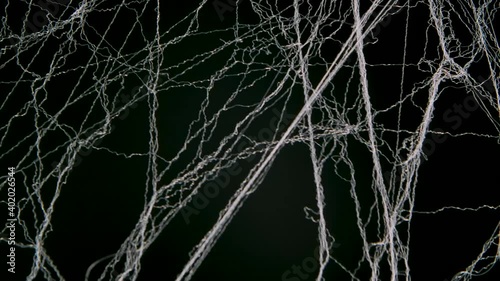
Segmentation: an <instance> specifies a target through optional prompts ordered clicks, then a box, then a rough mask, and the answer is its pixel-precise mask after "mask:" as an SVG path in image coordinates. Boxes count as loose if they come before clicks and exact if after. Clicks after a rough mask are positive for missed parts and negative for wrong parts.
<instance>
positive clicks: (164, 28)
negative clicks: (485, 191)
mask: <svg viewBox="0 0 500 281" xmlns="http://www.w3.org/2000/svg"><path fill="white" fill-rule="evenodd" d="M232 4H234V5H231V6H228V5H227V4H224V5H221V4H220V3H218V4H215V2H214V3H212V2H210V1H201V2H200V3H199V4H196V5H197V6H196V5H194V4H193V5H192V7H190V8H189V9H181V8H178V9H179V10H178V12H177V10H172V11H171V12H170V13H164V11H165V8H164V6H167V5H168V4H167V3H165V2H160V1H144V0H138V1H128V0H124V1H91V0H88V1H87V0H85V1H79V2H76V1H71V0H47V1H43V0H41V1H38V2H37V1H12V0H9V1H7V3H6V4H5V5H4V7H3V13H2V18H1V19H2V26H1V30H0V46H1V49H0V73H1V79H0V80H1V81H0V89H1V95H2V100H1V102H0V104H1V105H0V112H1V116H2V117H1V119H0V122H1V124H0V159H2V163H5V164H4V165H5V166H7V165H8V166H13V167H15V168H16V170H17V175H16V177H17V178H16V182H17V191H16V198H17V203H16V204H17V205H16V206H17V209H16V210H17V211H16V217H17V223H18V226H17V232H16V233H17V234H16V237H17V241H16V247H18V248H20V249H23V250H24V251H25V252H26V253H28V252H29V255H30V259H28V260H29V262H31V264H30V265H29V270H28V271H27V272H25V273H24V272H18V273H16V274H18V275H20V276H23V278H24V276H26V277H25V278H26V280H68V279H67V278H68V277H65V274H64V273H63V270H62V268H61V267H60V266H59V265H58V263H57V262H56V261H55V259H53V258H52V253H51V248H50V247H47V243H46V241H47V240H49V239H50V236H51V234H52V233H53V232H56V231H57V230H58V228H59V227H63V226H61V225H59V224H57V223H54V222H53V220H54V219H53V218H54V217H55V216H57V214H58V212H64V209H62V208H60V207H59V206H60V204H61V201H65V198H66V195H65V192H69V191H66V190H68V189H72V183H73V177H74V176H73V175H74V174H75V173H78V172H79V170H80V169H81V168H82V166H83V165H84V164H85V163H86V162H91V161H92V159H95V158H94V157H98V156H100V155H107V156H109V157H113V159H115V161H116V162H123V163H125V162H127V163H133V164H134V165H136V166H135V168H134V173H137V177H138V178H141V179H143V182H142V184H140V185H137V186H132V187H131V188H133V189H134V190H139V191H140V193H141V194H142V196H141V197H140V198H136V200H137V201H139V202H140V203H139V204H140V205H141V210H140V212H138V213H137V214H135V216H134V217H130V218H128V219H130V220H133V221H134V224H133V225H134V227H133V228H132V229H130V232H129V233H128V234H127V236H126V238H125V239H123V241H120V247H119V248H117V249H116V251H115V252H114V253H112V254H109V255H106V256H102V257H101V258H98V259H96V260H95V261H94V262H92V263H90V264H87V265H86V268H87V270H86V274H85V275H86V276H85V279H86V280H137V279H140V277H141V274H143V272H142V271H141V266H142V261H143V258H144V255H146V253H147V252H148V250H150V249H151V248H153V247H155V242H156V241H157V239H158V238H159V237H160V236H161V235H165V234H167V235H168V232H169V231H175V230H172V229H171V228H169V225H170V224H171V223H172V222H173V221H175V220H182V221H183V222H184V223H187V224H189V223H191V220H192V219H193V218H194V217H196V216H198V215H199V214H200V213H203V212H204V211H205V212H207V210H205V205H206V204H205V203H206V202H208V201H209V200H217V199H214V198H218V197H219V196H220V195H219V194H220V193H222V192H223V191H222V189H224V192H230V194H231V195H230V196H229V197H228V198H227V200H226V202H225V203H224V204H225V205H224V207H222V208H220V209H219V210H218V211H217V216H216V218H215V219H214V220H213V221H211V222H210V223H211V226H210V228H209V229H207V231H206V232H205V233H204V235H203V236H201V237H200V238H201V239H199V242H198V243H197V244H196V245H192V250H191V251H190V252H186V253H184V256H182V257H180V260H182V264H183V265H182V267H180V270H179V271H178V273H177V275H176V277H175V280H178V281H180V280H191V279H192V278H195V277H196V273H197V270H198V268H199V267H200V266H201V265H202V264H203V261H204V260H205V259H206V258H207V257H208V256H210V254H211V250H212V249H213V247H214V246H215V245H216V244H217V242H218V241H219V240H220V239H223V238H224V232H225V231H226V229H227V228H228V226H229V225H230V224H231V221H232V220H233V219H238V216H237V215H238V211H239V210H241V209H242V208H244V206H245V203H246V201H247V200H248V199H249V198H251V197H252V194H253V193H254V192H257V191H258V189H259V187H260V186H261V185H262V183H263V182H264V181H265V179H266V176H267V175H268V174H269V172H270V170H271V168H272V167H273V164H274V163H275V161H276V159H277V158H278V157H279V155H280V152H282V151H283V149H285V148H287V147H297V146H303V147H306V148H307V151H308V161H309V163H308V165H311V167H312V171H311V172H312V174H313V175H312V178H313V179H314V180H313V183H312V185H313V186H314V190H312V191H311V192H314V196H315V205H312V206H304V219H306V220H310V221H311V222H312V223H314V224H315V225H316V236H317V241H315V242H316V243H317V245H318V248H317V249H318V251H317V255H316V257H317V263H318V266H317V270H315V272H314V279H315V280H318V281H319V280H324V279H325V280H328V278H327V276H328V274H329V272H330V271H340V272H343V273H345V275H346V276H349V278H350V279H351V280H366V278H367V277H366V276H369V280H373V281H374V280H410V279H411V276H412V271H411V265H412V262H414V261H413V260H412V259H411V258H410V255H411V252H412V250H413V248H412V240H411V238H413V237H414V236H412V233H413V232H412V230H413V228H411V227H410V226H411V225H412V221H413V219H414V217H418V216H421V217H423V218H427V217H430V216H436V215H438V214H440V213H443V212H446V213H451V214H454V215H457V216H459V215H460V214H461V213H463V212H472V213H474V212H483V211H486V212H490V213H493V214H494V215H493V217H496V221H494V222H493V223H494V224H496V227H493V228H489V227H485V228H484V229H480V230H478V231H480V232H482V233H483V234H484V235H487V236H488V238H487V239H486V240H485V241H482V242H481V243H483V242H484V243H483V245H484V246H483V248H482V249H481V248H478V249H477V257H475V258H474V259H472V260H470V262H469V265H468V266H467V267H465V268H463V269H462V270H460V271H458V272H456V274H455V276H454V277H453V280H471V279H474V277H475V276H479V275H487V274H488V271H489V270H490V269H492V268H493V267H495V266H496V267H498V266H499V265H498V264H497V262H498V260H499V259H500V245H499V241H500V220H499V219H498V211H499V209H500V201H499V200H498V198H496V199H495V198H493V199H492V201H490V202H482V203H480V204H476V202H474V203H470V204H469V203H468V202H465V203H464V204H462V205H460V206H451V205H444V206H441V207H440V208H437V209H436V210H420V209H418V208H416V207H415V205H418V200H419V197H418V193H419V188H421V187H420V186H419V171H420V168H421V166H422V165H426V163H427V162H432V160H433V156H434V153H435V152H436V151H438V150H439V149H441V148H442V147H444V146H446V145H447V143H449V142H451V141H450V140H455V139H463V138H468V139H473V140H474V142H475V143H477V145H478V146H481V145H491V144H494V145H496V146H494V147H496V151H492V153H491V154H489V155H484V157H485V159H489V160H488V161H491V162H492V163H494V164H492V165H497V166H498V164H497V163H498V162H497V161H498V159H497V158H495V156H498V143H500V95H499V87H500V84H499V78H498V76H499V75H498V73H499V71H500V52H499V50H500V46H499V44H498V33H497V31H496V29H495V23H496V24H497V25H498V14H497V13H498V10H499V8H500V6H499V4H498V2H496V1H492V0H489V1H487V0H479V1H465V0H459V1H439V0H429V1H424V0H422V1H402V0H400V1H395V0H391V1H380V0H373V1H359V0H353V1H324V0H322V1H299V0H294V1H289V2H287V1H253V0H247V1H235V2H234V3H232ZM214 7H215V10H214ZM228 7H231V9H230V10H229V9H228ZM172 9H173V8H172ZM224 9H225V10H224ZM181 11H182V12H181ZM184 11H187V12H185V13H184ZM220 13H224V22H223V23H220V24H219V23H218V22H217V23H214V22H213V20H214V19H215V20H216V21H218V20H219V18H220V19H222V18H223V17H220ZM174 15H176V16H174ZM179 15H181V16H179ZM172 19H175V20H172ZM457 101H459V102H460V103H457ZM172 104H173V105H172ZM176 104H177V105H178V106H179V107H185V108H188V109H187V110H186V111H185V112H182V111H183V110H179V111H175V112H176V113H172V112H170V113H169V110H175V106H176ZM176 114H177V115H179V116H182V117H179V119H176V117H175V116H176ZM441 116H442V118H441ZM471 116H472V117H471ZM474 116H480V117H477V118H478V119H474V120H476V121H477V120H481V124H480V126H479V125H478V126H476V125H473V126H470V125H467V121H468V120H469V118H473V117H474ZM169 118H170V119H169ZM474 118H475V117H474ZM131 122H136V123H137V124H139V125H137V126H138V128H140V131H139V129H137V130H138V131H129V132H127V133H124V132H125V131H126V129H124V128H123V127H124V126H121V125H120V124H123V123H127V124H131ZM134 128H137V127H134ZM134 130H136V129H134ZM116 135H119V137H117V136H116ZM123 136H126V138H124V137H123ZM136 136H137V137H136ZM135 137H136V138H137V139H140V140H138V141H137V142H138V143H139V144H137V145H134V146H128V145H127V143H128V142H133V140H132V139H134V138H135ZM113 138H115V140H116V139H118V140H119V142H120V143H119V144H117V143H116V142H112V141H110V139H113ZM128 138H130V139H128ZM360 159H361V160H360ZM242 161H245V162H244V163H245V165H242V164H241V163H242ZM485 161H486V160H485ZM495 163H496V164H495ZM4 165H2V167H3V166H4ZM360 166H361V167H360ZM366 167H368V168H366ZM0 177H1V179H2V182H1V184H0V192H1V193H2V195H1V197H0V198H4V194H6V190H7V187H8V186H7V176H6V173H5V175H3V174H2V175H0ZM328 177H334V178H335V179H336V180H337V181H338V182H342V185H341V186H340V185H338V186H335V185H333V186H332V185H329V184H327V183H326V182H325V178H328ZM497 184H498V183H497ZM228 185H230V187H228ZM102 188H103V189H111V188H113V187H110V186H102ZM336 188H337V189H338V188H347V189H348V191H349V194H350V198H348V199H349V201H350V202H351V205H349V208H351V210H350V211H351V212H353V213H354V214H355V223H354V225H355V228H354V230H355V231H356V233H355V236H356V237H357V238H358V239H359V241H361V242H360V243H359V245H358V246H359V247H358V248H357V249H356V250H355V252H356V255H357V256H356V259H357V263H356V264H355V265H354V266H353V265H351V264H349V263H347V262H346V261H344V260H343V259H342V257H341V256H339V255H337V253H336V250H337V248H339V247H338V245H341V246H340V247H345V246H342V245H343V244H342V241H340V240H338V239H337V237H336V233H337V231H338V229H339V228H342V227H343V226H342V225H339V224H337V222H336V220H332V219H331V216H330V214H328V212H327V211H326V209H327V207H328V206H329V204H330V203H329V198H328V196H327V193H328V190H332V189H336ZM491 188H492V189H495V188H496V189H498V186H496V187H495V186H491ZM112 192H117V193H119V192H120V190H119V189H116V190H114V191H112ZM109 204H110V208H112V206H113V202H112V201H111V202H109ZM0 205H1V206H2V210H3V209H6V208H7V200H4V199H2V200H1V204H0ZM4 206H5V208H3V207H4ZM110 227H112V226H111V225H110ZM8 231H9V230H8V229H7V228H6V227H3V228H2V232H1V235H2V236H1V238H0V243H1V244H4V243H5V244H6V243H7V241H8V239H7V238H6V237H7V233H8ZM103 231H105V230H103ZM339 243H340V244H339ZM280 277H281V276H280ZM285 277H286V275H283V277H282V278H285ZM40 278H41V279H40ZM82 278H83V277H82ZM273 280H274V279H273ZM283 280H297V279H283Z"/></svg>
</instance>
